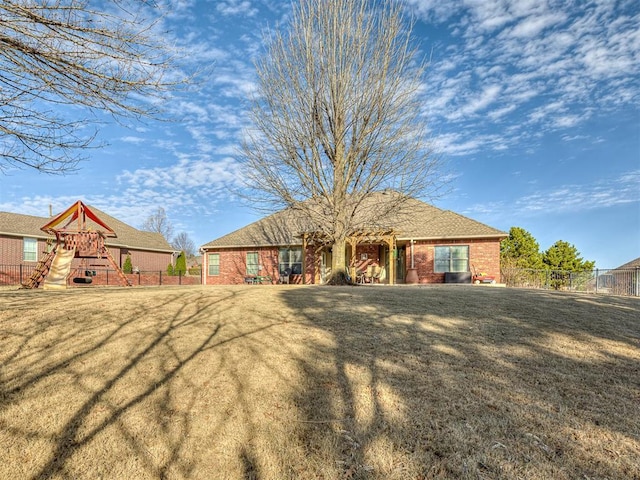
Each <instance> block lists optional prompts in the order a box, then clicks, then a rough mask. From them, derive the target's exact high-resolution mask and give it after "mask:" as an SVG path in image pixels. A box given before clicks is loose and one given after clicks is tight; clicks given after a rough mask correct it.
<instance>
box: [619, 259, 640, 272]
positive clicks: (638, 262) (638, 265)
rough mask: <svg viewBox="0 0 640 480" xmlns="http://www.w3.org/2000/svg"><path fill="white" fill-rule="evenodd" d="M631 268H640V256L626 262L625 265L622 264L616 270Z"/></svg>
mask: <svg viewBox="0 0 640 480" xmlns="http://www.w3.org/2000/svg"><path fill="white" fill-rule="evenodd" d="M630 268H640V257H638V258H636V259H635V260H631V261H630V262H627V263H625V264H624V265H620V266H619V267H618V268H616V269H614V270H627V269H630Z"/></svg>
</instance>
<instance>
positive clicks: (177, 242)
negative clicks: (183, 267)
mask: <svg viewBox="0 0 640 480" xmlns="http://www.w3.org/2000/svg"><path fill="white" fill-rule="evenodd" d="M171 246H172V247H173V248H175V249H176V250H177V251H180V252H184V253H185V254H186V255H187V258H190V257H193V256H194V255H195V254H196V245H195V243H193V240H191V238H189V234H188V233H187V232H180V233H179V234H177V235H176V236H175V237H174V238H173V241H172V242H171Z"/></svg>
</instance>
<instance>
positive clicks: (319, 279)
mask: <svg viewBox="0 0 640 480" xmlns="http://www.w3.org/2000/svg"><path fill="white" fill-rule="evenodd" d="M378 195H379V196H380V195H385V194H384V193H380V194H378ZM378 198H383V197H378ZM382 201H384V200H382ZM403 211H406V212H407V213H406V214H404V215H389V216H388V218H386V219H385V220H386V221H384V222H382V223H381V222H380V221H378V222H377V226H376V227H371V228H367V229H362V230H360V231H358V232H357V233H356V234H354V236H353V237H351V238H349V239H348V240H347V247H346V249H347V251H346V259H347V261H348V265H347V267H348V271H349V272H350V273H351V275H352V277H353V278H354V280H355V279H356V278H357V279H359V280H360V279H362V280H363V281H372V282H380V283H387V284H394V283H417V282H420V283H443V282H456V283H458V282H462V283H470V282H471V272H472V270H473V269H475V270H477V271H478V272H482V273H485V274H487V275H490V276H494V277H495V278H496V279H497V280H498V281H499V279H500V241H501V240H502V239H503V238H505V237H506V236H507V234H506V233H505V232H502V231H500V230H497V229H495V228H492V227H490V226H487V225H485V224H482V223H480V222H477V221H475V220H472V219H470V218H468V217H465V216H463V215H459V214H457V213H454V212H451V211H446V210H441V209H439V208H436V207H434V206H433V205H429V204H427V203H424V202H422V201H420V200H417V199H409V200H408V203H407V208H406V209H403ZM382 224H384V225H385V226H384V227H383V228H382V227H380V225H382ZM200 250H201V252H202V253H203V265H202V275H203V277H202V283H203V284H208V285H225V284H239V283H243V282H250V281H251V279H252V278H255V277H270V281H271V282H273V283H276V282H280V281H282V279H283V278H287V277H286V276H285V275H286V274H288V273H290V275H289V276H288V278H287V280H288V281H289V282H293V283H306V284H321V283H323V282H324V281H325V280H326V279H327V278H328V276H329V275H330V273H331V245H329V244H326V243H323V242H322V241H318V238H317V236H316V235H314V228H313V226H312V225H309V222H308V220H305V218H304V217H303V216H302V215H301V214H300V213H296V212H295V211H293V210H291V209H285V210H281V211H279V212H277V213H274V214H273V215H270V216H268V217H265V218H263V219H261V220H259V221H257V222H254V223H252V224H250V225H247V226H246V227H244V228H241V229H239V230H236V231H235V232H232V233H229V234H228V235H225V236H223V237H220V238H218V239H215V240H212V241H211V242H209V243H207V244H205V245H203V246H202V247H201V248H200ZM372 272H373V278H371V274H372ZM265 280H266V281H269V279H268V278H265Z"/></svg>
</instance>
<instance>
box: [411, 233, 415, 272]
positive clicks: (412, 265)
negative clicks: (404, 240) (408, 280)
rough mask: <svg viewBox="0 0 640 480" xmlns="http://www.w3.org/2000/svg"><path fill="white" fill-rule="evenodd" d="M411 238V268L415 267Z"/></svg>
mask: <svg viewBox="0 0 640 480" xmlns="http://www.w3.org/2000/svg"><path fill="white" fill-rule="evenodd" d="M413 242H414V240H413V238H412V239H411V268H415V265H414V264H413Z"/></svg>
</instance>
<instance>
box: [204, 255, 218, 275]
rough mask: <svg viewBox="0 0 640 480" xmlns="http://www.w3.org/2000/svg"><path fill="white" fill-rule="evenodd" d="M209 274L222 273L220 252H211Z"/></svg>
mask: <svg viewBox="0 0 640 480" xmlns="http://www.w3.org/2000/svg"><path fill="white" fill-rule="evenodd" d="M207 263H208V264H209V275H210V276H215V275H220V254H219V253H210V254H209V261H208V262H207Z"/></svg>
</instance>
